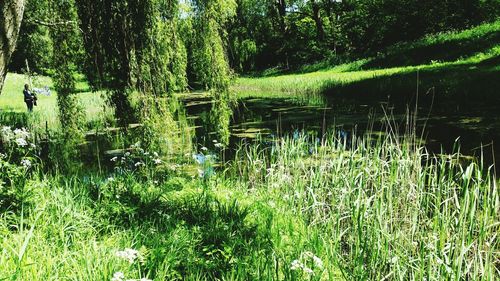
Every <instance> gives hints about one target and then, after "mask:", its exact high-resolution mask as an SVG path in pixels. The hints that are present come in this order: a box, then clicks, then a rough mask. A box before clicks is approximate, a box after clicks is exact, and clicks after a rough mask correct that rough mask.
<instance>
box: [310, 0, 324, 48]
mask: <svg viewBox="0 0 500 281" xmlns="http://www.w3.org/2000/svg"><path fill="white" fill-rule="evenodd" d="M311 5H312V17H313V20H314V23H315V24H316V36H317V38H318V41H320V42H323V40H324V39H325V29H324V28H323V21H321V15H320V7H319V4H318V3H317V2H316V1H311Z"/></svg>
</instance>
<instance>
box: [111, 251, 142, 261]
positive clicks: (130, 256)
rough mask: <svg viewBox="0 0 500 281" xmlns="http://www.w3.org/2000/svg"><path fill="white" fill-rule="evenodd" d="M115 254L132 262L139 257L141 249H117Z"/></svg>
mask: <svg viewBox="0 0 500 281" xmlns="http://www.w3.org/2000/svg"><path fill="white" fill-rule="evenodd" d="M115 255H116V256H117V257H119V258H122V259H124V260H127V261H128V262H129V263H131V264H132V263H134V261H135V260H136V259H137V258H138V257H139V251H137V250H134V249H130V248H127V249H125V250H123V251H117V252H116V254H115Z"/></svg>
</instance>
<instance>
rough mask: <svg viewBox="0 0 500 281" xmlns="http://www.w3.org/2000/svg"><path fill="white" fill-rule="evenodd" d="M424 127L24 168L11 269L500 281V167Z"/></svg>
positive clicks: (4, 228) (2, 221)
mask: <svg viewBox="0 0 500 281" xmlns="http://www.w3.org/2000/svg"><path fill="white" fill-rule="evenodd" d="M412 139H413V138H412V137H407V138H400V137H396V136H394V135H392V134H387V135H385V136H384V137H383V138H380V139H377V141H373V139H369V138H364V137H362V138H352V139H345V138H337V137H336V134H333V133H332V134H330V135H329V137H327V138H325V139H324V140H322V141H321V140H317V139H316V138H315V137H312V136H306V135H299V136H295V137H294V138H283V139H279V140H278V139H277V140H276V142H275V143H274V144H273V145H271V146H269V145H268V144H267V145H265V144H260V145H248V146H242V147H241V148H240V149H239V150H238V151H237V154H236V158H235V160H234V161H231V162H229V163H226V169H225V170H224V171H215V173H214V170H213V166H212V165H213V160H211V159H213V157H216V155H217V154H218V152H217V151H213V152H208V151H205V150H203V151H202V152H200V153H199V154H197V155H195V156H196V157H194V159H195V160H196V161H193V160H191V161H188V162H185V164H182V163H181V162H178V163H163V162H162V161H157V160H156V158H155V157H156V156H155V154H154V153H152V152H148V151H144V150H142V149H140V148H139V147H137V146H136V147H134V148H133V150H131V151H132V153H131V154H130V155H128V156H127V155H126V156H124V157H123V158H121V159H120V158H119V159H117V160H116V161H115V162H113V163H114V165H115V169H114V172H112V173H109V174H105V175H99V174H94V175H89V174H86V175H84V176H77V175H74V176H64V175H58V174H54V175H43V174H41V173H39V172H38V171H37V166H36V165H33V166H31V167H30V168H27V167H26V166H24V168H23V167H21V168H20V169H21V171H24V172H23V173H21V174H20V176H21V177H22V178H23V179H25V180H22V181H15V180H14V179H15V178H14V177H11V178H10V181H6V180H5V179H3V182H4V183H3V184H2V189H1V190H2V193H1V195H2V197H1V198H2V200H1V201H3V202H11V204H9V205H5V204H2V205H0V206H1V207H2V215H1V216H0V233H2V235H1V240H0V245H2V246H1V249H2V250H1V257H0V279H7V280H51V279H58V280H60V279H69V280H112V278H113V275H115V274H121V273H123V275H124V276H126V278H133V279H139V278H148V279H151V280H214V279H220V280H342V279H346V280H381V279H384V278H385V279H404V280H408V279H424V278H425V279H427V280H449V279H451V280H460V279H470V280H494V279H495V278H496V277H495V276H498V274H499V272H498V268H497V261H498V259H499V253H498V248H499V246H500V245H499V242H498V239H497V232H498V230H499V228H500V222H499V217H498V209H499V208H500V198H499V194H498V187H497V184H496V182H495V181H494V180H493V175H492V174H491V171H490V170H489V169H488V168H487V167H482V165H481V162H471V163H468V164H465V165H461V164H460V163H461V160H460V155H459V154H456V155H449V156H432V155H430V154H428V153H426V150H425V149H424V148H421V147H418V146H414V145H412V144H411V143H412V142H413V141H412ZM7 159H8V158H7ZM10 159H14V158H10ZM0 161H2V162H3V163H5V161H6V160H5V159H4V160H0ZM14 162H15V161H14ZM136 163H142V164H141V165H138V164H136ZM13 164H15V163H13ZM184 165H190V166H192V165H194V166H195V167H197V169H198V172H197V174H196V175H194V174H192V175H190V174H186V173H185V172H180V171H182V170H185V169H184V168H183V166H184ZM0 167H4V168H5V166H0ZM9 183H12V185H9ZM13 183H15V184H13ZM6 191H10V192H6ZM115 280H117V279H115Z"/></svg>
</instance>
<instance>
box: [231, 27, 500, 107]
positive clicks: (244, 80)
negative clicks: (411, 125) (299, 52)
mask: <svg viewBox="0 0 500 281" xmlns="http://www.w3.org/2000/svg"><path fill="white" fill-rule="evenodd" d="M498 34H500V21H497V22H495V23H490V24H484V25H481V26H478V27H475V28H473V29H470V30H465V31H460V32H449V33H443V34H437V35H433V36H428V37H425V38H423V39H421V40H418V41H416V42H412V43H404V44H399V45H397V46H393V47H391V48H388V49H387V50H386V51H385V52H383V53H381V54H380V55H379V56H377V57H374V58H367V59H363V60H359V61H355V62H350V63H346V64H342V65H337V66H333V67H332V66H328V65H325V64H318V65H311V66H307V67H303V68H302V69H301V70H300V71H298V72H296V73H291V74H286V73H285V74H279V73H278V74H274V75H273V76H263V77H241V78H238V79H237V81H236V83H235V85H234V88H233V89H234V90H235V91H236V92H237V93H238V95H239V96H240V97H243V98H249V97H255V98H263V97H276V98H301V97H304V96H305V97H315V96H316V97H317V96H319V95H321V94H324V93H331V92H341V89H342V88H343V87H345V86H347V85H355V84H356V83H358V82H363V81H372V82H373V83H372V87H373V90H372V92H374V94H375V95H377V94H385V95H387V94H388V93H387V92H388V91H393V92H395V93H399V94H401V91H399V92H397V91H395V90H392V89H390V87H385V88H384V89H383V90H384V91H385V92H384V93H381V92H382V91H381V90H379V88H380V87H379V85H380V84H383V82H382V83H380V81H383V80H384V79H385V80H390V81H391V83H393V84H397V83H400V84H404V87H406V92H412V93H413V92H414V90H415V88H416V87H415V85H416V78H417V72H419V73H424V75H425V73H429V74H435V75H434V76H437V78H440V76H453V78H454V79H455V80H456V81H460V80H461V79H462V78H463V77H461V76H459V75H456V73H459V74H461V73H463V72H464V71H467V72H468V73H479V74H481V73H489V74H491V75H490V76H493V75H498V74H499V72H500V68H499V67H498V62H499V57H500V38H499V36H498ZM408 76H411V77H413V80H412V81H411V83H408V82H407V81H405V80H407V79H405V78H404V77H408ZM401 77H403V79H400V78H401ZM399 80H401V81H399ZM445 80H446V79H436V78H435V79H433V80H431V81H427V82H428V84H430V85H433V86H439V85H440V84H441V83H442V82H443V81H445ZM491 80H492V82H494V80H495V79H491ZM391 83H384V84H391ZM431 87H432V86H431ZM458 88H460V87H458ZM491 88H494V87H491ZM397 90H400V89H397ZM474 90H475V89H474V88H473V87H470V92H473V91H474ZM313 100H314V99H313ZM316 100H317V99H316Z"/></svg>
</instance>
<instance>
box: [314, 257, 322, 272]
mask: <svg viewBox="0 0 500 281" xmlns="http://www.w3.org/2000/svg"><path fill="white" fill-rule="evenodd" d="M312 258H313V261H314V265H315V266H316V267H317V268H319V269H323V261H322V260H321V259H320V258H318V257H317V256H313V257H312Z"/></svg>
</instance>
